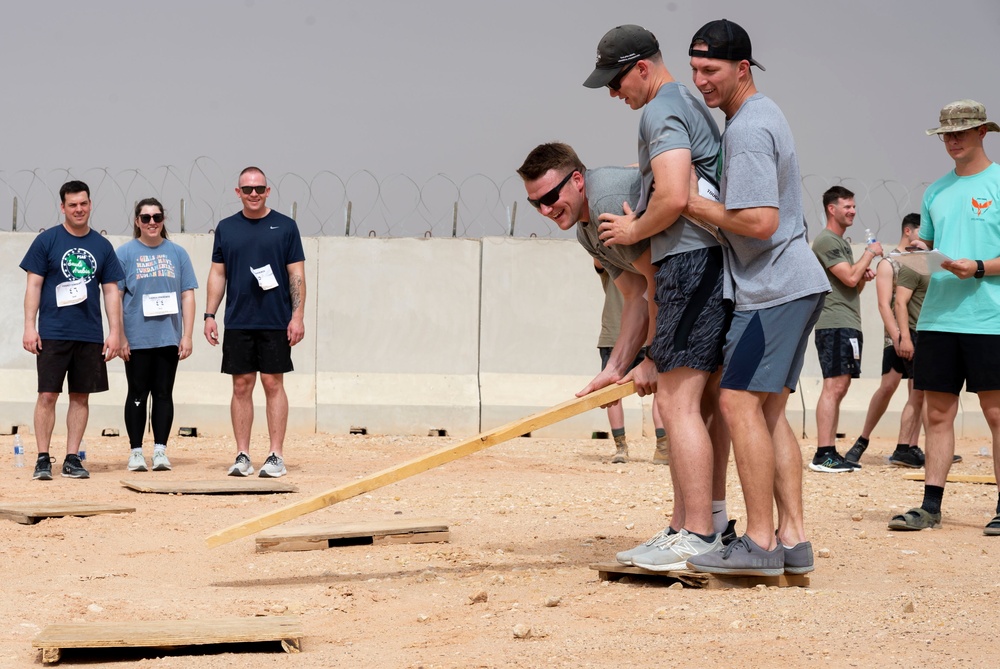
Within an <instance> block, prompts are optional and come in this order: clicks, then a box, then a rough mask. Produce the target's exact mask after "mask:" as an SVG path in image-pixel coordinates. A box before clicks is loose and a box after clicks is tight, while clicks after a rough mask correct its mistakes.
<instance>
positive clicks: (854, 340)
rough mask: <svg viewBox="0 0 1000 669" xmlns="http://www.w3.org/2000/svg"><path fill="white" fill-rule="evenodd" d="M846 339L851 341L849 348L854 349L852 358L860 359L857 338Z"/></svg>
mask: <svg viewBox="0 0 1000 669" xmlns="http://www.w3.org/2000/svg"><path fill="white" fill-rule="evenodd" d="M847 341H849V342H851V350H852V351H854V359H855V360H860V359H861V347H860V346H858V340H857V338H855V337H851V338H850V339H848V340H847Z"/></svg>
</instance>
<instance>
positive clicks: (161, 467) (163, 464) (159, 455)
mask: <svg viewBox="0 0 1000 669" xmlns="http://www.w3.org/2000/svg"><path fill="white" fill-rule="evenodd" d="M170 470H171V467H170V460H168V459H167V453H166V451H161V450H155V451H153V471H154V472H169V471H170Z"/></svg>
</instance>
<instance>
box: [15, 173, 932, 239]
mask: <svg viewBox="0 0 1000 669" xmlns="http://www.w3.org/2000/svg"><path fill="white" fill-rule="evenodd" d="M238 176H239V172H238V171H235V172H230V171H227V170H226V169H224V168H222V167H221V166H220V165H219V164H218V163H217V162H216V161H215V160H213V159H211V158H208V157H202V158H198V159H197V160H195V161H194V162H193V163H192V164H191V165H190V166H188V167H183V168H182V167H174V166H169V165H168V166H163V167H159V168H156V169H152V170H139V169H127V170H119V171H115V170H111V169H108V168H88V169H73V168H59V169H33V170H18V171H12V172H4V171H0V221H2V220H3V218H2V217H3V213H4V212H8V213H9V214H10V218H9V219H7V220H8V221H10V223H9V227H8V225H3V224H0V229H11V230H21V231H30V232H37V231H39V230H42V229H44V228H47V227H51V226H52V225H57V224H59V223H60V222H61V221H62V215H61V213H60V210H59V187H60V186H61V185H62V184H63V183H65V182H66V181H69V180H71V179H80V180H82V181H84V182H86V183H87V184H88V185H89V186H90V190H91V199H92V201H93V203H94V204H93V213H92V216H91V225H92V227H94V228H95V229H97V230H99V231H101V232H103V233H106V234H110V235H129V234H131V229H132V220H133V212H134V207H135V203H136V202H137V201H138V200H141V199H143V198H146V197H156V198H157V199H159V200H160V201H161V202H163V204H164V207H165V208H166V210H167V211H166V213H167V218H168V222H169V223H168V224H169V226H170V229H171V230H173V231H183V232H211V231H212V230H213V229H214V228H215V225H216V224H217V223H218V221H219V220H220V219H222V218H225V217H226V216H229V215H230V214H232V213H234V212H236V211H237V210H238V209H239V206H240V205H239V201H238V200H237V198H236V194H235V192H234V188H235V184H236V183H237V178H238ZM268 180H269V183H270V184H271V195H270V197H269V199H268V205H269V206H271V207H272V208H273V209H276V210H278V211H280V212H282V213H285V214H287V215H289V216H291V217H292V218H294V219H295V220H296V221H297V222H298V225H299V229H300V231H301V232H302V234H303V235H309V236H319V235H337V236H339V235H344V236H351V237H463V238H480V237H495V236H514V237H542V238H551V239H555V238H572V237H573V236H575V234H574V233H573V232H572V231H570V232H564V231H562V230H560V229H559V228H558V227H556V225H555V224H553V223H552V222H551V221H549V220H548V219H547V218H545V217H544V216H541V215H540V214H539V213H538V212H537V211H535V210H534V209H533V208H532V207H531V206H530V205H528V204H527V202H526V200H525V192H524V186H523V185H522V182H521V179H520V177H518V176H517V175H516V174H512V175H511V176H509V177H507V178H505V179H502V180H497V179H496V178H493V177H489V176H486V175H484V174H473V175H471V176H468V177H464V178H461V179H455V178H452V177H450V176H448V175H445V174H435V175H433V176H431V177H430V178H427V179H423V180H417V179H414V178H411V177H409V176H407V175H405V174H392V175H389V176H387V177H382V178H380V177H379V176H377V175H376V174H374V173H372V172H370V171H368V170H359V171H357V172H354V173H353V174H350V175H347V176H346V177H345V176H342V175H338V174H335V173H333V172H330V171H326V170H324V171H321V172H317V173H316V174H312V175H304V174H297V173H294V172H287V173H284V174H278V175H275V174H269V175H268ZM834 185H842V186H844V187H846V188H849V189H850V190H852V191H854V192H855V193H856V199H857V204H858V216H857V219H856V220H855V228H857V229H858V232H857V233H855V234H854V237H856V239H854V240H853V241H855V242H860V241H862V237H863V234H864V232H863V231H864V230H865V229H871V230H872V232H873V233H875V234H876V235H877V236H878V238H879V239H880V240H883V241H886V242H894V241H895V240H896V239H897V236H898V234H899V223H900V221H901V220H902V217H903V216H904V215H906V214H907V213H909V212H911V211H917V212H919V211H920V200H921V197H922V196H923V192H924V189H925V188H926V186H927V184H926V183H922V184H918V185H916V186H905V185H903V184H900V183H899V182H896V181H891V180H882V179H880V180H876V181H871V182H866V181H862V180H860V179H855V178H851V177H822V176H818V175H806V176H804V177H803V178H802V190H803V198H804V200H805V212H806V221H807V225H808V229H809V236H810V239H811V238H812V237H814V236H815V235H816V234H817V233H818V232H819V231H820V230H821V229H822V227H823V225H825V220H826V219H825V216H824V214H823V204H822V195H823V192H824V191H825V190H826V189H827V188H829V187H830V186H834Z"/></svg>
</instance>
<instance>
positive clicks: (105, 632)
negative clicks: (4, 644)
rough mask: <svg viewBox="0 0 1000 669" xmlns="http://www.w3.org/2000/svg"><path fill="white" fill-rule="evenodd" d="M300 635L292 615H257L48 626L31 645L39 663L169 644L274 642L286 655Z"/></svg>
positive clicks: (297, 643)
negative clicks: (76, 653)
mask: <svg viewBox="0 0 1000 669" xmlns="http://www.w3.org/2000/svg"><path fill="white" fill-rule="evenodd" d="M301 638H302V625H301V623H300V622H299V619H298V617H297V616H263V617H255V618H215V619H210V620H150V621H133V620H129V621H128V622H113V623H108V622H104V623H66V624H62V625H48V626H47V627H45V629H43V630H42V631H41V632H39V633H38V636H36V637H35V638H34V639H33V640H32V642H31V645H32V646H33V647H35V648H40V649H41V650H42V663H43V664H50V663H52V662H58V661H59V658H60V655H61V653H62V650H63V649H65V648H171V647H177V646H198V645H205V644H226V643H255V642H262V641H280V642H281V647H282V648H284V649H285V652H286V653H298V652H299V651H300V650H301V645H300V642H301Z"/></svg>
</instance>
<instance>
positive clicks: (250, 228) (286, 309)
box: [212, 209, 306, 330]
mask: <svg viewBox="0 0 1000 669" xmlns="http://www.w3.org/2000/svg"><path fill="white" fill-rule="evenodd" d="M305 259H306V256H305V252H304V251H303V250H302V238H301V237H300V236H299V228H298V226H297V225H296V224H295V221H294V220H293V219H291V218H289V217H288V216H285V215H284V214H279V213H278V212H276V211H274V210H273V209H272V210H271V211H270V212H269V213H268V214H267V216H265V217H263V218H247V217H246V216H244V215H243V212H242V211H241V212H238V213H236V214H233V215H232V216H230V217H229V218H224V219H222V220H221V221H219V225H218V227H216V228H215V248H214V249H213V251H212V262H214V263H223V264H224V265H225V266H226V320H225V326H226V327H227V328H231V329H234V330H284V329H285V328H287V327H288V323H289V322H290V321H291V320H292V300H291V296H290V295H289V293H288V265H291V264H293V263H297V262H302V261H303V260H305ZM268 266H270V268H271V273H272V274H273V275H274V279H275V281H277V283H278V285H277V286H276V287H275V288H271V289H269V290H265V289H263V288H261V287H260V285H259V283H258V281H257V278H256V276H255V275H254V272H253V270H258V271H259V270H261V269H263V268H265V267H268Z"/></svg>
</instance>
